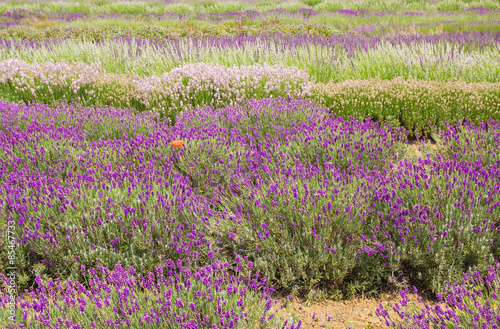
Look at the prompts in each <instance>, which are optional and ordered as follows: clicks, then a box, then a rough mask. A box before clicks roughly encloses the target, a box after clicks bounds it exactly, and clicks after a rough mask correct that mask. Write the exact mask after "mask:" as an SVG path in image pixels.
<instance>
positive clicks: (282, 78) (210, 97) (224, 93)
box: [0, 59, 313, 112]
mask: <svg viewBox="0 0 500 329" xmlns="http://www.w3.org/2000/svg"><path fill="white" fill-rule="evenodd" d="M9 83H10V85H11V86H12V87H13V88H14V93H19V92H20V93H27V94H28V95H31V96H30V97H32V98H34V99H41V100H43V99H44V98H45V97H49V98H52V99H54V98H57V97H60V98H63V99H68V100H69V99H73V98H76V99H77V100H82V98H83V99H90V98H92V97H94V99H96V100H97V101H98V102H101V103H104V104H120V105H128V104H130V103H131V101H132V100H133V101H135V102H139V103H141V104H143V105H144V106H145V107H147V108H150V109H152V110H161V111H166V112H171V111H173V112H178V111H181V110H188V109H191V108H193V107H194V106H206V105H211V106H222V105H228V104H229V105H235V104H238V103H242V102H244V101H245V99H248V98H252V97H267V96H273V95H280V96H291V97H294V98H304V97H307V96H309V95H310V91H311V89H312V86H313V83H312V82H311V81H310V80H309V75H308V73H306V72H305V71H302V70H299V69H298V68H296V67H284V66H282V65H275V66H269V65H264V66H262V65H259V64H255V65H252V66H244V67H232V68H228V67H225V66H223V65H220V64H206V63H196V64H188V65H185V66H182V67H179V68H176V69H174V70H172V71H170V72H168V73H164V74H163V75H161V76H151V77H145V78H143V77H140V76H138V75H136V76H135V78H134V77H133V76H132V75H124V74H114V73H107V72H106V70H105V69H103V68H102V65H101V64H91V65H87V64H85V63H82V62H77V63H74V64H69V63H67V62H64V61H63V62H48V63H43V64H29V63H26V62H24V61H21V60H17V59H11V60H7V61H3V62H0V87H1V85H3V87H4V88H5V87H8V85H9ZM9 88H10V87H9ZM80 89H82V92H80V93H79V91H80ZM55 90H57V95H54V97H51V95H52V94H53V91H55ZM76 94H78V95H77V96H76ZM55 96H57V97H55Z"/></svg>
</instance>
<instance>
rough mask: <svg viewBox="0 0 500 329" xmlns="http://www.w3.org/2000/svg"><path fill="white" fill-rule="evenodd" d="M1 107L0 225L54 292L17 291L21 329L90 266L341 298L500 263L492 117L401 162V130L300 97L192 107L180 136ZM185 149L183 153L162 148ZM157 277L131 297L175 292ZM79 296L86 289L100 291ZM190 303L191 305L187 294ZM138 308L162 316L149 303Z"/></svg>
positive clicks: (180, 123) (115, 120)
mask: <svg viewBox="0 0 500 329" xmlns="http://www.w3.org/2000/svg"><path fill="white" fill-rule="evenodd" d="M0 109H1V111H0V113H1V121H0V122H1V127H0V128H1V129H0V141H1V148H2V150H3V154H2V155H1V158H0V161H1V177H0V181H1V184H2V185H1V186H2V194H3V195H5V198H3V199H2V201H1V202H2V207H1V215H2V216H4V217H5V218H7V219H8V221H9V222H13V223H15V225H14V226H15V232H16V234H17V236H18V243H19V246H18V248H17V249H16V257H17V259H18V260H19V261H18V267H19V268H20V269H22V270H24V271H26V272H27V273H29V272H32V271H33V268H39V269H40V268H42V269H43V274H42V275H41V278H37V279H36V280H37V281H40V280H41V279H43V280H45V282H47V283H46V284H47V285H45V284H44V283H43V282H44V281H43V280H42V283H40V282H39V283H37V284H36V287H38V288H37V291H36V292H35V295H33V297H32V298H47V300H48V301H45V302H43V303H42V304H38V303H40V301H37V304H36V305H35V304H30V303H32V302H28V301H26V302H28V304H26V302H24V301H23V300H24V297H23V298H20V299H19V303H24V304H20V305H25V306H21V309H24V311H26V312H27V314H28V315H26V316H27V317H28V318H29V320H28V318H26V321H34V320H36V319H35V318H34V313H32V312H38V313H36V314H43V312H44V311H43V310H44V309H46V308H47V307H49V305H51V306H50V308H51V309H52V310H53V311H54V312H56V313H57V312H58V311H57V310H56V308H57V306H55V304H53V303H52V302H53V301H58V300H59V299H60V298H63V297H64V296H65V294H66V295H67V294H68V293H70V294H71V292H64V291H66V290H64V289H74V288H71V286H69V288H68V286H66V287H67V288H62V289H63V290H60V291H61V292H60V293H56V292H54V293H53V295H51V293H50V291H52V290H51V289H54V288H50V286H52V285H53V284H50V283H49V282H50V281H51V280H53V278H54V277H61V280H63V281H65V280H72V282H73V283H72V284H76V283H75V282H80V283H82V284H83V282H84V281H85V280H91V279H92V280H95V278H94V276H95V274H92V272H87V271H86V270H85V268H89V271H90V269H93V268H96V267H99V266H104V267H108V268H112V267H114V266H115V264H121V266H122V267H123V268H124V269H126V268H129V267H134V270H135V271H137V272H138V273H147V272H148V271H149V272H151V273H154V271H155V268H157V267H158V266H161V265H162V264H165V262H166V261H169V260H172V261H174V262H178V261H180V262H181V263H179V264H184V263H182V262H186V263H185V264H187V265H186V266H188V265H189V266H192V270H191V271H192V273H196V272H197V271H203V268H204V267H205V266H207V265H210V264H212V263H213V262H214V260H213V259H217V260H220V262H222V263H225V262H228V264H230V266H236V267H237V271H236V272H230V273H235V274H231V275H234V277H232V276H228V277H227V279H224V281H223V282H221V283H220V284H222V287H224V288H223V289H226V288H225V287H227V289H232V288H230V287H229V286H230V283H231V282H234V280H237V278H238V277H240V275H242V276H243V277H246V276H247V275H251V272H252V271H259V273H261V275H264V277H265V278H266V279H267V282H269V283H272V284H273V286H274V288H279V289H288V290H295V289H298V290H297V291H298V292H300V291H302V292H305V291H308V290H309V289H311V288H312V287H314V286H318V285H321V286H323V287H326V288H325V289H327V291H328V292H329V293H332V294H333V293H335V292H337V293H339V292H340V293H343V294H346V295H349V294H350V293H352V292H353V291H356V290H357V289H360V288H361V289H377V287H379V286H380V285H381V284H384V283H387V282H388V280H390V278H391V275H392V273H394V272H396V273H397V272H402V273H404V272H405V271H408V270H410V271H411V272H412V273H416V272H420V273H421V274H419V275H420V276H419V279H420V280H421V282H423V283H424V284H425V286H426V287H427V289H430V290H432V291H435V292H439V291H440V287H442V286H443V284H444V283H445V281H446V280H453V279H457V278H459V277H461V276H462V273H463V272H464V271H466V270H467V268H468V267H469V266H471V267H472V268H473V269H477V270H479V271H482V272H483V273H484V271H485V270H486V268H487V266H491V265H493V264H494V262H495V259H498V257H499V254H498V253H499V249H498V243H499V241H498V237H499V232H498V230H499V227H500V222H498V218H500V213H499V209H500V207H499V205H500V186H499V184H498V182H499V179H500V176H499V175H500V170H499V168H498V165H499V158H498V154H499V148H500V139H499V136H500V132H499V131H500V128H499V124H498V123H497V122H494V121H490V122H488V124H482V125H479V126H474V125H470V124H468V123H467V122H464V123H462V124H461V125H459V126H457V127H451V126H450V127H449V128H448V129H447V130H446V131H444V132H442V133H441V134H440V138H441V139H442V141H443V148H442V149H440V150H438V151H436V152H430V153H429V155H428V156H426V157H422V158H419V159H418V161H410V160H409V159H408V158H405V157H403V155H404V150H405V149H406V148H407V147H408V146H407V143H408V141H407V132H405V131H404V130H402V129H400V128H398V129H395V128H391V127H390V126H380V125H378V124H377V123H374V122H372V121H370V120H367V121H364V122H363V121H355V120H343V119H341V118H335V117H332V116H331V115H330V114H329V111H328V109H326V108H323V107H320V106H318V105H316V104H315V103H313V102H311V101H302V100H286V99H283V98H280V99H262V100H250V101H248V102H247V103H245V104H243V105H241V106H226V107H224V108H222V109H214V108H212V107H206V108H200V109H197V110H193V111H190V112H184V113H182V114H181V115H180V116H178V117H177V120H176V124H175V125H174V126H168V125H167V124H166V123H163V122H160V121H158V117H157V116H156V115H154V114H152V113H150V112H145V113H142V114H139V113H137V112H135V111H129V110H123V109H114V108H112V107H104V108H85V107H81V106H70V105H60V106H59V107H56V108H50V107H47V106H45V105H29V106H21V105H15V104H11V103H6V102H3V103H1V106H0ZM264 118H265V120H262V119H264ZM179 139H180V140H183V141H184V145H183V147H180V148H174V147H172V146H171V145H170V143H171V142H172V141H173V140H179ZM3 234H4V233H2V235H3ZM242 259H244V260H245V262H251V265H250V263H248V264H249V265H248V266H246V267H245V266H243V265H241V264H240V262H241V261H242ZM249 267H252V268H251V269H250V268H249ZM224 268H226V265H224ZM82 269H83V270H85V271H83V270H82ZM115 270H116V271H118V272H117V275H118V273H122V272H123V270H122V269H120V268H117V269H115ZM120 271H122V272H120ZM163 271H164V273H166V272H165V271H166V270H163ZM224 271H225V270H224ZM228 271H230V269H228ZM88 273H90V276H89V277H88V275H89V274H88ZM112 273H113V272H112ZM172 273H175V271H174V272H172ZM252 273H253V272H252ZM110 275H111V274H110ZM120 275H122V274H120ZM123 275H125V274H123ZM158 275H159V274H157V276H156V277H155V278H153V277H151V278H149V279H148V280H149V282H150V284H153V283H154V282H157V285H159V286H158V287H157V286H154V287H157V288H147V289H146V290H145V291H144V292H142V290H141V292H140V293H139V292H137V294H134V296H136V297H137V298H143V299H144V300H146V298H147V297H146V296H148V294H149V293H148V291H151V293H153V292H154V291H158V292H161V293H163V292H165V291H167V290H168V287H169V284H173V283H168V284H167V283H163V284H160V283H161V282H164V281H162V280H167V281H168V280H169V277H170V278H171V277H172V275H173V274H169V276H167V277H166V278H165V279H163V278H162V276H161V275H159V276H158ZM228 275H229V273H228ZM51 278H52V279H51ZM85 278H88V279H85ZM28 280H34V278H31V279H28ZM75 280H76V281H75ZM197 280H200V279H197ZM231 280H233V281H231ZM28 282H34V281H26V282H24V284H28ZM68 282H69V281H68ZM238 282H240V283H241V284H243V285H249V284H250V281H248V280H246V281H238ZM67 284H69V283H67ZM109 284H112V285H113V286H110V289H111V292H110V294H111V295H110V296H114V294H117V295H116V297H113V298H120V297H119V295H120V293H121V290H119V289H118V287H119V286H116V284H114V283H109ZM134 284H136V283H134ZM137 284H138V283H137ZM144 284H145V285H146V286H147V283H146V282H145V283H144ZM194 284H195V283H193V285H194ZM197 284H199V283H197ZM201 284H203V285H205V283H201ZM226 284H227V285H228V286H225V285H226ZM231 284H232V283H231ZM200 287H201V286H200ZM44 289H48V290H44ZM85 289H87V290H85ZM85 289H84V288H81V289H80V292H79V294H83V295H85V294H86V293H85V291H90V292H92V294H99V293H98V292H97V291H96V292H94V291H92V290H88V289H90V288H85ZM99 289H104V288H99ZM114 289H117V290H116V293H115V292H114V291H115V290H114ZM130 289H132V290H131V291H133V290H134V289H136V288H133V287H131V288H130ZM148 289H152V290H148ZM199 289H201V288H199ZM204 289H208V287H207V288H204ZM255 289H257V287H256V288H255ZM266 289H269V288H266ZM54 291H55V290H54ZM258 291H260V290H258ZM265 291H266V290H264V292H265ZM268 292H269V291H268ZM186 293H187V292H186ZM255 293H257V291H256V292H255ZM44 294H45V295H44ZM92 294H90V295H89V294H86V295H87V297H83V295H82V296H81V297H77V296H76V295H75V296H74V297H72V298H73V299H75V300H76V299H77V298H83V299H82V301H81V302H79V303H80V304H81V305H83V306H81V307H82V308H83V310H85V309H86V308H85V304H86V303H87V304H89V303H90V304H91V305H94V304H93V303H94V302H96V301H95V299H94V297H95V296H94V297H93V296H92ZM36 296H38V297H36ZM42 296H46V297H42ZM51 296H53V297H51ZM98 296H99V295H98ZM189 296H191V295H189ZM27 297H28V295H26V298H27ZM99 298H104V297H99ZM108 298H111V297H108ZM178 298H180V299H181V300H184V299H183V298H184V297H178ZM186 298H187V299H186V301H185V302H184V304H183V305H185V306H186V305H187V303H188V301H189V302H191V301H192V299H190V298H191V297H186ZM193 298H194V297H193ZM207 298H208V297H207ZM231 298H232V299H231V300H233V299H234V303H236V302H237V300H238V298H237V296H234V297H231ZM91 299H92V300H93V301H91ZM214 300H215V299H214ZM172 301H173V299H172ZM5 303H6V302H5V301H4V304H5ZM51 303H52V304H51ZM165 303H168V302H165ZM193 303H195V302H194V301H193ZM214 303H215V301H214ZM146 304H147V303H146ZM5 305H6V304H5ZM30 305H31V306H30ZM33 305H35V306H33ZM37 305H40V306H37ZM42 305H46V306H42ZM165 305H166V304H165ZM210 305H211V304H210ZM215 305H216V304H213V306H206V307H215ZM115 306H117V305H116V303H115V304H114V305H113V306H111V305H110V306H109V308H110V309H112V307H115ZM75 307H76V305H75ZM124 307H125V306H124ZM142 307H143V305H142V304H141V308H140V310H139V309H137V312H139V311H140V314H141V315H139V313H137V312H136V311H133V312H132V314H131V315H130V316H131V317H133V319H134V321H139V317H141V318H143V319H145V318H144V316H146V315H142V314H143V310H144V308H142ZM157 307H159V308H161V305H157ZM195 307H196V309H199V308H200V307H201V306H197V304H196V303H195ZM89 308H90V309H91V310H92V311H89V312H93V313H92V314H96V315H95V316H96V317H97V318H95V317H94V318H92V317H85V319H83V318H82V316H83V315H78V314H81V313H79V312H78V311H76V309H75V311H74V313H71V314H74V315H70V314H69V313H65V314H66V317H67V320H69V321H73V322H76V323H80V322H82V321H91V319H98V318H99V316H98V315H97V314H99V312H100V311H99V310H97V309H96V308H95V307H94V306H89ZM97 308H98V307H97ZM208 309H209V308H207V310H208ZM224 310H229V309H226V308H224ZM24 311H23V312H24ZM164 311H165V310H164V309H163V310H162V312H164ZM19 312H21V310H20V311H19ZM40 312H41V313H40ZM72 312H73V311H72ZM95 312H97V313H95ZM147 312H148V314H149V315H148V316H150V317H151V319H152V318H155V317H156V315H155V314H156V313H155V312H157V310H156V309H155V310H154V311H147ZM151 312H153V313H151ZM169 312H170V311H169ZM176 312H177V311H176ZM179 312H180V311H179ZM179 312H177V313H176V314H177V316H179V317H180V319H179V320H177V319H176V320H175V321H178V322H186V321H187V322H189V321H195V322H196V323H197V324H200V323H208V322H203V321H205V320H203V319H204V317H203V316H204V315H206V316H207V317H208V316H209V314H210V319H213V320H210V321H216V322H217V321H220V318H217V316H219V315H220V316H223V314H226V313H223V312H225V311H223V310H222V309H220V310H219V313H217V314H219V315H217V314H215V318H213V316H212V315H211V314H213V313H210V312H208V311H207V312H208V313H203V312H202V313H203V314H201V313H200V318H197V317H196V314H197V313H196V312H194V311H193V313H191V312H189V314H190V315H185V316H184V315H183V316H180V315H179V314H180V313H179ZM238 312H239V310H238ZM238 312H236V310H235V313H234V315H233V313H231V319H233V320H234V316H235V315H236V314H239V313H238ZM115 313H116V312H115ZM186 313H187V312H186ZM30 314H31V317H30ZM89 314H90V313H89ZM106 314H109V313H106ZM169 314H170V313H169ZM158 316H159V317H160V318H162V321H165V320H167V321H170V320H168V319H169V318H170V315H169V316H167V317H164V316H163V315H158ZM193 316H194V317H193ZM260 316H262V315H260ZM37 317H38V321H48V320H47V319H46V318H44V317H43V316H40V315H37ZM68 317H69V318H68ZM17 318H18V319H21V318H22V316H19V317H17ZM51 319H52V320H50V321H57V320H56V319H57V317H54V318H52V317H51ZM101 319H104V318H102V317H101ZM110 319H112V320H115V319H116V318H110ZM172 319H173V318H172ZM105 320H108V318H105ZM122 320H123V321H126V319H125V318H122ZM129 320H130V321H132V318H129ZM23 321H24V320H23ZM103 321H104V320H103ZM145 321H146V320H145ZM200 321H202V322H200ZM224 321H226V320H224ZM228 321H231V320H230V319H228ZM262 321H265V319H264V320H262ZM266 321H267V320H266ZM269 321H272V318H271V319H270V320H269ZM25 323H27V322H25ZM82 323H86V322H82ZM210 323H212V322H210ZM234 323H235V322H234Z"/></svg>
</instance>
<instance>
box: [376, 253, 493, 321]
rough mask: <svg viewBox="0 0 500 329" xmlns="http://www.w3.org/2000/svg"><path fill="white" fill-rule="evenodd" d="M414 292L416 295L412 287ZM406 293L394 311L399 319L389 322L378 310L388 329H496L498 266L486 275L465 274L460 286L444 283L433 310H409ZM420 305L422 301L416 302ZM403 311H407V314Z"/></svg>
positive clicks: (431, 308)
mask: <svg viewBox="0 0 500 329" xmlns="http://www.w3.org/2000/svg"><path fill="white" fill-rule="evenodd" d="M413 292H418V290H417V289H416V288H415V287H414V289H413ZM408 293H409V289H408V287H406V289H405V290H404V291H401V293H400V294H401V298H402V299H401V300H400V301H398V302H397V303H396V305H395V306H394V307H393V310H394V311H396V312H397V315H398V316H399V319H392V318H391V317H390V316H389V314H388V312H387V310H385V309H384V307H383V305H380V306H379V308H378V309H377V315H378V316H381V317H383V318H384V319H385V321H386V322H385V323H386V325H387V326H388V327H394V328H431V327H438V326H439V327H440V328H456V327H457V326H469V327H474V328H493V329H495V328H498V327H499V324H500V308H499V307H498V305H499V304H498V295H499V294H500V281H499V277H498V262H497V263H495V265H494V266H489V267H488V274H487V275H486V276H483V275H481V274H480V273H479V272H477V271H476V272H473V271H469V272H468V273H464V275H463V278H462V280H461V282H457V281H455V282H453V284H452V283H450V282H447V283H446V286H445V287H444V288H443V293H442V294H439V295H438V296H437V297H438V300H439V303H437V304H436V305H433V306H429V305H422V306H421V307H420V309H418V308H417V307H415V306H413V305H412V306H411V307H410V306H409V299H408ZM419 302H421V300H420V299H419ZM405 309H409V311H406V310H405Z"/></svg>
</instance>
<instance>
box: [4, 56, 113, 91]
mask: <svg viewBox="0 0 500 329" xmlns="http://www.w3.org/2000/svg"><path fill="white" fill-rule="evenodd" d="M103 73H104V69H103V68H102V65H101V64H99V63H95V64H91V65H87V64H85V63H82V62H77V63H74V64H69V63H67V62H65V61H60V62H53V61H51V62H47V63H41V64H38V63H35V64H29V63H26V62H24V61H21V60H17V59H10V60H6V61H2V62H0V84H6V83H8V82H9V81H10V82H11V83H12V85H13V87H14V90H15V91H21V92H26V91H30V92H31V94H32V95H33V96H36V91H37V90H38V89H40V87H41V86H42V85H45V86H47V87H48V88H49V90H52V88H54V87H57V88H68V89H69V90H70V91H71V92H73V93H75V94H76V93H77V92H78V90H80V88H82V87H83V86H87V85H89V84H92V83H95V82H96V81H97V79H98V78H99V77H100V76H101V75H102V74H103ZM51 87H52V88H51Z"/></svg>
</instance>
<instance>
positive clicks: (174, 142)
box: [172, 141, 184, 147]
mask: <svg viewBox="0 0 500 329" xmlns="http://www.w3.org/2000/svg"><path fill="white" fill-rule="evenodd" d="M183 144H184V142H183V141H173V142H172V146H173V147H181V146H182V145H183Z"/></svg>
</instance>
